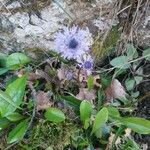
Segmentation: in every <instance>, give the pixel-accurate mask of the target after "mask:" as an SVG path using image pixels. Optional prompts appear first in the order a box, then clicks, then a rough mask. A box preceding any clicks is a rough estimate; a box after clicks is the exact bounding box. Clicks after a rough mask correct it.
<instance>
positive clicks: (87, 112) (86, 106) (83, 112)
mask: <svg viewBox="0 0 150 150" xmlns="http://www.w3.org/2000/svg"><path fill="white" fill-rule="evenodd" d="M91 113H92V105H91V103H90V102H88V101H86V100H84V101H82V102H81V104H80V118H81V121H82V122H83V124H84V128H85V129H87V128H88V127H89V119H90V116H91Z"/></svg>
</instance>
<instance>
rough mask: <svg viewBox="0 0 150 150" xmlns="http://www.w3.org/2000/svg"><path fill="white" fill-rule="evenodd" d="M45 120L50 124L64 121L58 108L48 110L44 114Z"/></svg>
mask: <svg viewBox="0 0 150 150" xmlns="http://www.w3.org/2000/svg"><path fill="white" fill-rule="evenodd" d="M44 116H45V118H46V119H47V120H49V121H51V122H55V123H59V122H62V121H64V120H65V115H64V113H63V112H62V111H61V110H59V109H58V108H48V109H46V112H45V114H44Z"/></svg>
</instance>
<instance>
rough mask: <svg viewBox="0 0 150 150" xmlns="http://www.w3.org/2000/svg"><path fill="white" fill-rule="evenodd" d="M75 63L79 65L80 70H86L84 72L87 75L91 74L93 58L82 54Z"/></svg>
mask: <svg viewBox="0 0 150 150" xmlns="http://www.w3.org/2000/svg"><path fill="white" fill-rule="evenodd" d="M77 61H78V63H79V67H81V68H82V69H84V70H86V72H87V73H88V74H91V73H92V70H93V58H92V57H91V56H90V55H88V54H84V55H82V56H81V57H80V58H79V59H77Z"/></svg>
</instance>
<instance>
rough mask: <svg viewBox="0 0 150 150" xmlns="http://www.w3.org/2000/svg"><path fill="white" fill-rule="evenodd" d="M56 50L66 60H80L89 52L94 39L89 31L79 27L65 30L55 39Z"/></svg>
mask: <svg viewBox="0 0 150 150" xmlns="http://www.w3.org/2000/svg"><path fill="white" fill-rule="evenodd" d="M54 42H55V50H56V51H57V52H58V53H61V54H62V56H63V57H64V58H67V59H78V57H80V56H82V55H83V54H84V53H85V52H87V51H89V49H90V47H91V45H92V43H93V39H92V34H91V33H90V31H89V29H88V28H86V29H80V28H78V27H77V26H73V27H72V28H67V27H66V28H64V30H63V31H62V32H58V33H57V34H56V38H55V41H54Z"/></svg>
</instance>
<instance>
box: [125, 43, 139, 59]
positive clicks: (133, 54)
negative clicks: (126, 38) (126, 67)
mask: <svg viewBox="0 0 150 150" xmlns="http://www.w3.org/2000/svg"><path fill="white" fill-rule="evenodd" d="M126 48H127V57H128V59H129V60H132V59H134V58H137V57H138V52H137V50H136V48H135V47H134V46H133V44H127V45H126Z"/></svg>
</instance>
